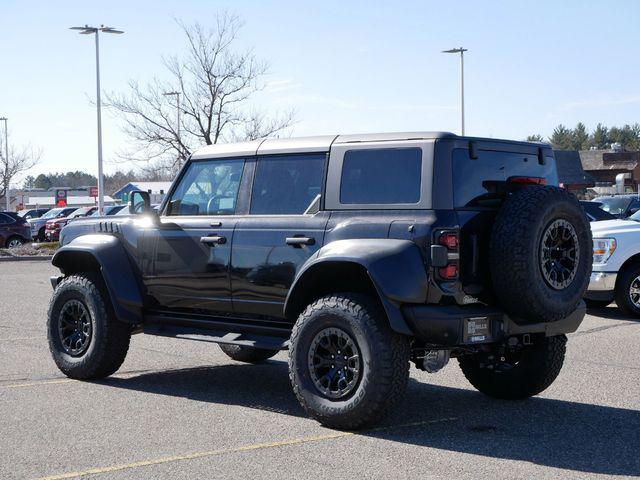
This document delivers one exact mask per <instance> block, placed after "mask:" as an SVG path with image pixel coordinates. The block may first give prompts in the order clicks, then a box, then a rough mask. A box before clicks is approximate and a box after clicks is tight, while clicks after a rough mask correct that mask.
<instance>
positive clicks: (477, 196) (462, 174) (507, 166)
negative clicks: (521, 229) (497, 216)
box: [452, 148, 558, 207]
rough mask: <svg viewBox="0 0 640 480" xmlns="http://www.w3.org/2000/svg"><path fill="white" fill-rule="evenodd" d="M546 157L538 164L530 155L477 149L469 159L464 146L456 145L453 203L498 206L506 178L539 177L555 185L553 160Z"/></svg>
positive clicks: (456, 204) (460, 205)
mask: <svg viewBox="0 0 640 480" xmlns="http://www.w3.org/2000/svg"><path fill="white" fill-rule="evenodd" d="M547 158H548V160H547V161H546V162H545V164H544V165H540V163H539V162H538V156H537V155H533V154H525V153H516V152H499V151H491V150H479V151H478V158H475V159H472V158H470V157H469V150H468V149H466V148H456V149H455V150H454V151H453V154H452V174H453V179H452V180H453V199H454V205H455V206H456V207H478V206H480V207H498V206H500V205H501V203H502V198H503V195H504V186H505V182H506V180H507V179H508V178H510V177H543V178H546V180H547V185H557V184H558V176H557V173H556V170H555V162H554V161H553V159H551V158H549V157H547Z"/></svg>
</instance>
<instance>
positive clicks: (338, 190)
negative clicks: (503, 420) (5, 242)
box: [47, 132, 592, 429]
mask: <svg viewBox="0 0 640 480" xmlns="http://www.w3.org/2000/svg"><path fill="white" fill-rule="evenodd" d="M557 185H558V174H557V170H556V162H555V159H554V156H553V151H552V150H551V147H550V146H549V145H546V144H541V143H526V142H512V141H504V140H496V139H480V138H470V137H459V136H456V135H453V134H449V133H420V132H417V133H416V132H411V133H390V134H374V135H339V136H335V135H334V136H323V137H310V138H301V139H267V140H258V141H255V142H252V143H241V144H235V145H234V144H231V145H229V144H227V145H224V146H220V145H212V146H207V147H204V148H203V149H202V150H200V151H198V152H196V153H194V154H193V155H192V156H191V157H190V159H189V160H188V161H187V162H186V164H185V165H184V167H183V169H182V171H181V172H180V174H179V175H178V177H177V179H176V180H175V182H174V183H173V185H172V187H171V190H170V192H169V194H168V198H167V200H166V201H165V202H164V203H163V206H162V208H161V211H160V212H159V213H157V212H154V211H153V209H152V207H151V205H150V198H149V194H148V193H146V192H140V191H137V192H136V191H134V192H131V194H130V211H131V212H134V214H133V215H129V216H124V217H119V216H118V215H116V216H114V217H111V218H110V219H108V220H105V219H104V218H95V219H93V218H88V219H84V220H82V221H76V222H71V223H69V224H68V225H67V226H66V227H65V228H64V229H63V230H62V234H61V238H60V245H61V248H59V249H58V250H57V252H56V253H55V255H54V257H53V260H52V263H53V265H55V266H56V267H58V268H60V270H61V274H60V275H59V276H56V277H54V278H52V281H51V282H52V285H53V287H54V289H55V290H54V293H53V298H52V300H51V303H50V308H49V316H48V321H47V325H48V327H47V328H48V338H49V346H50V351H51V354H52V355H53V359H54V361H55V362H56V364H57V366H58V368H59V369H60V370H61V371H62V372H63V373H64V374H65V375H67V376H69V377H71V378H77V379H96V378H102V377H106V376H108V375H110V374H112V373H114V372H115V371H117V370H118V368H119V367H120V365H121V364H122V362H123V361H124V359H125V356H126V354H127V350H128V348H129V340H130V336H131V334H132V333H134V332H140V331H142V332H144V333H146V334H151V335H154V334H155V335H162V336H167V337H180V338H183V339H193V340H195V339H200V340H202V339H207V340H209V341H211V342H216V343H219V344H220V348H221V349H222V351H223V352H224V353H225V354H226V355H228V356H229V357H230V358H231V359H233V360H236V361H240V362H247V363H259V362H262V361H265V360H267V359H269V358H270V357H272V356H274V355H275V354H277V353H278V351H280V350H284V349H288V350H289V353H288V359H289V377H290V380H291V383H292V386H293V390H294V392H295V394H296V396H297V398H298V400H299V401H300V403H301V405H302V406H303V407H304V409H305V410H306V411H307V413H308V414H309V415H310V416H312V417H313V418H315V419H317V420H318V421H320V422H321V423H322V424H324V425H327V426H330V427H335V428H340V429H354V428H360V427H363V426H365V425H370V424H372V423H375V422H377V421H379V419H380V418H381V417H382V416H383V415H384V414H385V413H386V412H388V411H389V410H390V409H391V408H392V407H393V406H395V405H396V404H397V402H398V401H399V400H400V399H401V398H402V397H403V395H404V394H405V390H406V386H407V382H408V379H409V365H410V362H413V363H414V364H415V365H416V367H417V368H420V369H422V370H425V371H427V372H436V371H438V370H440V369H441V368H443V367H444V366H445V365H446V364H447V363H448V361H449V359H450V358H457V360H458V362H459V364H460V367H461V368H462V371H463V372H464V374H465V376H466V377H467V379H468V380H469V381H470V382H471V384H472V385H473V386H474V387H476V388H477V389H478V390H480V391H481V392H483V393H485V394H487V395H489V396H492V397H496V398H503V399H522V398H527V397H530V396H532V395H536V394H538V393H540V392H541V391H543V390H544V389H546V388H547V387H548V386H549V385H550V384H551V383H552V382H553V381H554V380H555V378H556V377H557V375H558V373H559V372H560V369H561V367H562V363H563V361H564V355H565V344H566V342H567V338H566V336H565V334H566V333H569V332H573V331H575V330H576V329H577V328H578V327H579V325H580V323H581V322H582V319H583V317H584V315H585V306H584V302H582V297H583V295H584V292H585V289H586V287H587V284H588V282H589V274H590V272H591V256H590V255H587V254H585V252H591V249H592V243H591V231H590V229H589V223H588V221H587V218H586V217H585V215H584V212H583V210H582V208H581V207H580V204H579V203H578V200H577V199H576V198H575V197H574V196H573V195H572V194H571V193H570V192H568V191H567V190H565V189H563V188H559V187H558V186H557ZM578 252H581V253H578ZM175 348H180V344H176V347H175ZM237 381H242V379H241V378H238V380H237ZM218 387H219V388H224V386H223V385H211V388H218ZM425 408H427V409H428V408H429V407H428V405H426V406H425Z"/></svg>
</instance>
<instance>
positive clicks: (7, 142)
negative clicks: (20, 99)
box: [0, 117, 11, 212]
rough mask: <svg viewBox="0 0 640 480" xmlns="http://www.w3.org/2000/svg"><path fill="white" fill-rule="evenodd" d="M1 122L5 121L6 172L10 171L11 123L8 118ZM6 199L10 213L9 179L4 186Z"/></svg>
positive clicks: (2, 118)
mask: <svg viewBox="0 0 640 480" xmlns="http://www.w3.org/2000/svg"><path fill="white" fill-rule="evenodd" d="M0 120H4V161H5V165H6V166H5V170H6V171H7V172H8V171H9V129H8V127H7V124H8V123H9V119H8V118H7V117H1V118H0ZM4 199H5V202H6V211H7V212H8V211H9V210H10V209H11V205H10V203H11V202H10V200H9V178H8V177H5V185H4Z"/></svg>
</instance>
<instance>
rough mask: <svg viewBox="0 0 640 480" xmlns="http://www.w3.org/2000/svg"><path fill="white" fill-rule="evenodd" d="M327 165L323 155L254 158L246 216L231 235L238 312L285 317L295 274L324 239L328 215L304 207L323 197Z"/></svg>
mask: <svg viewBox="0 0 640 480" xmlns="http://www.w3.org/2000/svg"><path fill="white" fill-rule="evenodd" d="M326 162H327V155H326V154H325V153H304V154H289V155H268V156H259V157H258V158H257V163H256V169H255V177H254V180H253V187H252V195H251V204H250V211H249V215H248V216H246V217H244V218H242V219H241V220H239V221H238V224H237V225H236V229H235V233H234V237H233V247H232V259H231V288H232V295H233V304H234V311H235V312H236V313H237V314H240V315H249V316H251V315H266V316H269V317H282V316H283V306H284V301H285V299H286V296H287V293H288V291H289V287H290V286H291V284H292V283H293V279H294V277H295V275H296V273H297V271H298V270H299V268H300V267H301V266H302V264H304V262H305V261H306V260H307V259H308V258H309V257H310V256H311V255H313V254H314V253H315V252H316V251H317V250H318V249H319V248H320V247H321V246H322V243H323V240H324V231H325V226H326V224H327V220H328V218H329V215H328V213H326V212H324V211H318V212H316V213H310V212H308V209H309V207H310V206H311V205H312V204H314V200H315V201H317V197H318V196H319V195H321V190H322V185H323V180H324V174H325V168H326ZM305 212H307V213H305Z"/></svg>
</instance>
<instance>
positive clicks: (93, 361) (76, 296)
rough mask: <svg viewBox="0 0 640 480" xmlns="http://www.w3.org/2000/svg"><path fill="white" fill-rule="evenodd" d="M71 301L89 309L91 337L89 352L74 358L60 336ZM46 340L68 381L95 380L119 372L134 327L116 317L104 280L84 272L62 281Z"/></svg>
mask: <svg viewBox="0 0 640 480" xmlns="http://www.w3.org/2000/svg"><path fill="white" fill-rule="evenodd" d="M69 300H78V301H80V302H81V303H82V304H83V305H84V306H85V307H86V309H87V310H88V312H89V316H90V319H91V327H92V335H91V339H90V343H89V346H88V347H87V349H86V351H85V352H84V353H83V354H82V355H79V356H72V355H70V354H69V353H67V352H66V351H65V349H64V347H63V346H62V341H61V339H60V335H59V334H58V322H59V321H60V320H59V316H60V312H61V310H62V308H63V307H64V305H65V304H66V303H67V302H68V301H69ZM47 337H48V340H49V350H50V351H51V355H52V356H53V360H54V361H55V363H56V365H57V366H58V368H59V369H60V371H61V372H62V373H64V374H65V375H66V376H67V377H69V378H76V379H81V380H94V379H99V378H104V377H107V376H109V375H111V374H112V373H114V372H116V371H117V370H118V368H120V365H122V362H124V359H125V357H126V355H127V350H128V349H129V340H130V338H131V327H130V326H129V325H127V324H125V323H122V322H119V321H118V320H117V319H116V318H115V314H114V312H113V308H112V306H111V302H110V300H109V296H108V294H107V292H106V288H105V286H104V283H103V280H102V277H101V276H100V275H99V274H98V273H95V272H83V273H77V274H74V275H70V276H68V277H65V278H64V279H62V281H61V282H60V283H59V284H58V286H57V287H56V289H55V291H54V293H53V297H52V299H51V302H50V303H49V312H48V320H47Z"/></svg>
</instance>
